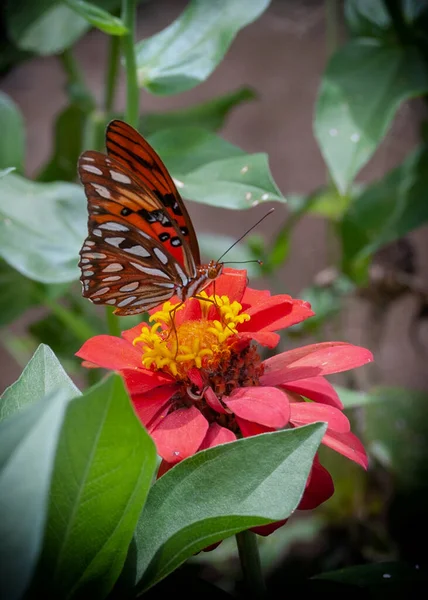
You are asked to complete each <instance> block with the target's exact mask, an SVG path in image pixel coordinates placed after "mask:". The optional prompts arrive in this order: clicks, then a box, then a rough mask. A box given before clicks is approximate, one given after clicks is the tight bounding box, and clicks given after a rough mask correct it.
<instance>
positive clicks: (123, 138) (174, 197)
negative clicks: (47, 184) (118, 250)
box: [106, 120, 201, 268]
mask: <svg viewBox="0 0 428 600" xmlns="http://www.w3.org/2000/svg"><path fill="white" fill-rule="evenodd" d="M106 147H107V152H108V155H109V156H110V157H112V158H114V159H115V160H116V161H117V162H118V163H120V164H121V165H122V166H123V167H124V168H125V169H126V170H128V171H130V172H131V173H132V174H133V175H134V177H135V178H136V180H137V181H139V182H140V184H141V186H142V187H143V188H146V189H149V190H151V192H152V193H153V195H154V196H155V197H156V198H157V199H158V201H159V208H160V209H161V210H162V211H163V212H164V213H165V214H166V215H167V216H168V217H169V220H170V221H171V222H174V223H176V225H177V229H178V232H177V234H176V235H175V236H172V235H170V231H169V230H168V229H166V228H165V227H162V226H161V225H157V226H156V228H155V229H156V233H157V235H158V238H159V239H160V240H161V241H162V242H163V243H164V244H165V247H166V248H167V250H168V251H169V252H170V253H171V254H172V255H173V256H174V258H175V259H176V260H177V261H178V262H179V263H180V264H181V265H182V266H184V267H185V268H189V265H190V264H191V262H193V263H195V264H196V265H199V264H200V262H201V259H200V252H199V245H198V241H197V238H196V234H195V230H194V228H193V225H192V221H191V220H190V217H189V214H188V212H187V210H186V207H185V206H184V203H183V200H182V198H181V196H180V194H179V193H178V191H177V188H176V186H175V184H174V182H173V180H172V178H171V176H170V174H169V173H168V170H167V168H166V167H165V165H164V164H163V162H162V160H161V159H160V157H159V156H158V154H157V153H156V152H155V151H154V150H153V148H152V147H151V146H150V144H149V143H148V142H147V141H146V140H145V139H144V138H143V137H142V136H141V135H140V134H139V133H138V131H136V130H135V129H134V128H133V127H131V126H130V125H128V124H127V123H124V122H123V121H119V120H115V121H111V123H110V124H109V125H108V127H107V132H106ZM168 236H169V237H168Z"/></svg>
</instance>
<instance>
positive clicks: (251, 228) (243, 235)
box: [217, 208, 275, 262]
mask: <svg viewBox="0 0 428 600" xmlns="http://www.w3.org/2000/svg"><path fill="white" fill-rule="evenodd" d="M274 210H275V209H274V208H271V209H270V210H268V211H267V213H266V214H265V215H263V217H262V218H261V219H259V220H258V221H257V223H254V225H252V226H251V227H250V229H247V231H246V232H245V233H243V234H242V235H241V237H239V238H238V239H237V240H236V242H233V244H232V245H231V246H230V248H228V249H227V250H226V252H223V254H222V255H221V256H220V258H218V259H217V262H220V261H221V259H222V258H223V256H225V255H226V254H227V253H228V252H230V250H232V248H234V247H235V246H236V244H238V243H239V242H240V241H241V240H242V239H243V238H244V237H245V236H246V235H248V234H249V233H250V231H253V229H254V228H255V227H257V225H259V224H260V223H261V222H262V221H264V220H265V219H266V217H268V216H269V215H271V214H272V213H273V211H274Z"/></svg>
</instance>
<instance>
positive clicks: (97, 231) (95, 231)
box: [92, 229, 103, 237]
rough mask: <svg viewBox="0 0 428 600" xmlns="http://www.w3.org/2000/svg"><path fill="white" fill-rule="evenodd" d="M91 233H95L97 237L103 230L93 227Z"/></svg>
mask: <svg viewBox="0 0 428 600" xmlns="http://www.w3.org/2000/svg"><path fill="white" fill-rule="evenodd" d="M92 233H93V235H96V236H97V237H101V236H102V235H103V232H102V231H101V229H93V230H92Z"/></svg>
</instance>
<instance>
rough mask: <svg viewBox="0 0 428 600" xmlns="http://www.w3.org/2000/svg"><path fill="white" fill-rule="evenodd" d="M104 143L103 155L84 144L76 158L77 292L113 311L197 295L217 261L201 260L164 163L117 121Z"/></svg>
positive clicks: (125, 312)
mask: <svg viewBox="0 0 428 600" xmlns="http://www.w3.org/2000/svg"><path fill="white" fill-rule="evenodd" d="M106 146H107V155H105V154H102V153H101V152H95V151H93V150H89V151H87V152H84V153H83V154H82V155H81V157H80V159H79V176H80V179H81V181H82V183H83V185H84V187H85V193H86V196H87V199H88V213H89V218H88V237H87V238H86V240H85V242H84V244H83V246H82V249H81V250H80V262H79V267H80V268H81V271H82V275H81V278H80V280H81V282H82V286H83V296H85V297H86V298H89V299H90V300H91V301H92V302H96V303H100V304H108V305H111V306H114V307H116V310H115V311H114V312H115V314H117V315H132V314H136V313H140V312H143V311H147V310H149V309H151V308H154V307H156V306H158V305H159V304H161V303H162V302H165V301H167V300H169V299H170V298H172V296H174V295H176V296H177V297H178V298H179V300H180V301H181V302H184V301H185V300H186V299H187V298H190V297H192V296H195V295H196V294H198V293H199V292H200V291H202V290H203V289H204V288H206V287H207V286H208V285H209V284H210V283H211V282H212V281H214V280H215V279H216V278H217V277H218V276H219V275H220V273H221V271H222V269H223V263H220V262H217V261H211V262H210V263H209V264H207V265H201V264H200V254H199V245H198V240H197V238H196V234H195V230H194V228H193V225H192V221H191V220H190V217H189V214H188V212H187V210H186V207H185V206H184V203H183V200H182V199H181V197H180V194H179V193H178V191H177V188H176V186H175V184H174V182H173V180H172V178H171V176H170V174H169V173H168V171H167V169H166V167H165V165H164V164H163V162H162V161H161V159H160V158H159V156H158V155H157V153H156V152H155V151H154V150H153V148H152V147H151V146H150V145H149V144H148V142H147V141H146V140H145V139H144V138H143V137H142V136H141V135H140V134H139V133H138V132H137V131H136V130H135V129H133V128H132V127H130V126H129V125H127V124H126V123H124V122H123V121H119V120H115V121H112V122H111V123H110V124H109V125H108V127H107V131H106Z"/></svg>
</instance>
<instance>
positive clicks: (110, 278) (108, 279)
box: [103, 275, 122, 283]
mask: <svg viewBox="0 0 428 600" xmlns="http://www.w3.org/2000/svg"><path fill="white" fill-rule="evenodd" d="M119 279H122V278H121V276H120V275H112V276H111V277H104V278H103V282H105V283H107V281H119Z"/></svg>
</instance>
